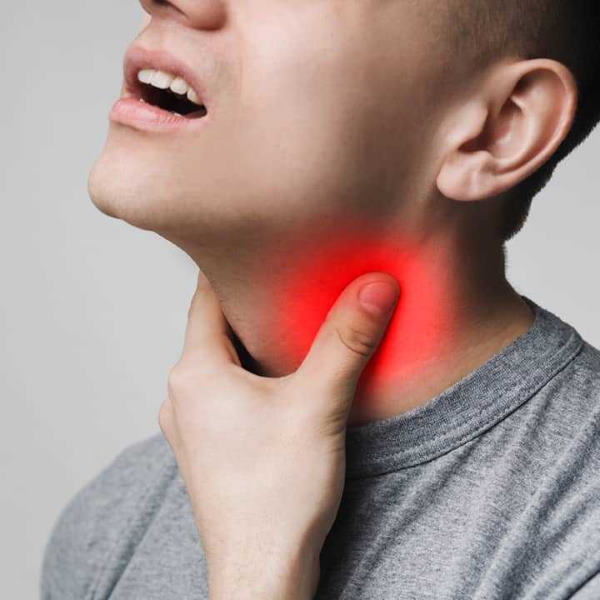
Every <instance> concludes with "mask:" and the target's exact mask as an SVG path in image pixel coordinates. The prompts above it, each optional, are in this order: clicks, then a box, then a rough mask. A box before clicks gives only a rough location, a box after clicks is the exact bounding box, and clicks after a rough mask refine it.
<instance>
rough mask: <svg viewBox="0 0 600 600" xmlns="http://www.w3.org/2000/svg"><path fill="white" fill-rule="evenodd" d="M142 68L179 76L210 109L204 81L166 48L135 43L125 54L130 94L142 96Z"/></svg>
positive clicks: (124, 62)
mask: <svg viewBox="0 0 600 600" xmlns="http://www.w3.org/2000/svg"><path fill="white" fill-rule="evenodd" d="M142 69H155V70H160V71H166V72H168V73H172V74H173V75H176V76H179V77H181V78H182V79H185V81H186V82H187V83H188V84H189V85H190V86H191V87H192V88H193V90H194V91H195V92H196V94H198V97H199V98H200V103H201V104H203V105H204V106H205V107H206V109H207V110H208V98H207V92H206V86H205V85H204V82H203V81H202V80H201V79H200V78H199V77H198V75H197V74H196V73H194V71H192V70H191V69H190V68H189V67H188V66H187V65H186V64H185V63H183V62H182V61H180V60H179V59H178V58H176V57H174V56H172V55H171V54H169V53H168V52H165V51H164V50H150V49H149V48H144V47H143V46H139V45H133V46H130V48H129V50H127V53H126V54H125V59H124V61H123V75H124V78H125V89H126V91H127V92H128V93H129V94H133V95H136V96H138V97H141V86H142V85H143V84H142V83H140V82H139V81H138V78H137V74H138V73H139V71H140V70H142Z"/></svg>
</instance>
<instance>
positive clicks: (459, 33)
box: [443, 0, 600, 240]
mask: <svg viewBox="0 0 600 600" xmlns="http://www.w3.org/2000/svg"><path fill="white" fill-rule="evenodd" d="M443 1H444V2H446V4H447V9H448V15H447V16H448V18H449V27H448V31H449V33H450V35H451V37H452V43H453V46H454V47H455V48H458V50H459V52H460V55H461V60H464V57H465V58H466V59H468V60H469V61H470V62H472V63H473V64H474V65H475V66H481V67H485V66H487V65H489V64H491V63H492V62H493V61H494V60H497V59H498V58H503V57H512V56H514V57H515V58H520V59H525V60H527V59H533V58H549V59H553V60H557V61H559V62H561V63H562V64H563V65H565V66H566V67H567V68H568V69H569V70H570V71H571V73H572V74H573V76H574V77H575V80H576V82H577V86H578V91H579V99H578V106H577V111H576V114H575V118H574V122H573V126H572V128H571V131H570V132H569V134H568V135H567V137H566V138H565V140H564V141H563V142H562V144H561V145H560V147H559V148H558V149H557V151H556V152H555V153H554V155H553V156H552V157H551V158H550V159H549V160H548V161H547V162H546V163H545V164H544V165H543V166H542V167H541V168H540V169H538V170H537V171H536V172H535V173H533V174H532V175H530V176H529V177H528V178H527V179H525V180H524V181H522V182H521V183H520V184H519V185H517V186H516V187H515V188H513V189H512V190H510V191H509V192H507V193H505V194H504V200H503V201H504V208H503V211H502V213H503V217H504V218H503V222H502V223H501V224H500V227H501V230H500V234H501V236H502V239H504V240H507V239H509V238H510V237H512V236H513V235H515V233H517V232H518V231H519V230H520V229H521V227H522V226H523V223H524V222H525V219H526V218H527V215H528V213H529V209H530V206H531V201H532V200H533V197H534V196H535V195H536V194H537V193H538V192H540V191H541V190H542V189H543V188H544V186H545V185H546V184H547V183H548V181H549V180H550V178H551V177H552V175H553V173H554V170H555V168H556V165H557V164H558V163H559V162H560V161H562V159H563V158H565V157H566V156H567V155H568V154H570V153H571V151H572V150H574V149H575V148H576V147H577V146H578V145H579V144H580V143H581V142H582V141H583V140H584V139H585V138H586V137H587V136H588V135H589V134H590V133H591V132H592V130H593V129H594V127H595V126H596V124H597V123H598V121H600V0H443Z"/></svg>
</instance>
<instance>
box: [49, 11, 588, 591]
mask: <svg viewBox="0 0 600 600" xmlns="http://www.w3.org/2000/svg"><path fill="white" fill-rule="evenodd" d="M142 4H143V6H144V8H145V10H146V11H147V12H148V13H149V15H150V16H151V19H150V20H149V22H148V23H147V24H146V26H145V27H144V29H143V31H142V32H141V33H140V34H139V36H138V38H137V39H136V41H135V42H134V43H133V45H132V47H131V48H130V49H129V51H128V53H127V56H126V60H125V82H124V86H123V90H122V97H121V99H120V100H119V101H118V102H117V103H116V104H115V105H114V107H113V109H112V111H111V123H110V130H109V135H108V140H107V143H106V146H105V148H104V151H103V152H102V155H101V156H100V158H99V159H98V161H97V162H96V164H95V165H94V168H93V170H92V172H91V175H90V185H89V188H90V194H91V197H92V200H93V202H94V203H95V205H96V206H97V207H98V208H99V209H100V210H101V211H102V212H104V213H106V214H108V215H110V216H113V217H116V218H119V219H123V220H125V221H127V222H128V223H130V224H132V225H134V226H136V227H140V228H143V229H147V230H152V231H155V232H157V233H159V234H160V235H162V236H163V237H165V238H166V239H168V240H170V241H172V242H173V243H174V244H176V245H178V246H179V247H180V248H181V249H183V250H184V251H185V252H186V253H187V254H188V255H189V256H190V257H191V258H192V259H193V260H194V261H195V262H196V264H197V265H198V266H199V267H200V269H201V273H200V275H199V279H198V289H197V291H196V294H195V295H194V298H193V300H192V305H191V307H190V312H189V315H188V328H187V331H186V339H185V343H184V350H183V353H182V357H181V360H180V361H179V362H178V364H177V365H175V367H174V368H173V370H172V372H171V374H170V377H169V386H168V394H167V398H166V400H165V403H164V404H163V406H162V408H161V412H160V417H159V419H160V426H161V429H162V434H160V435H156V436H154V437H153V438H151V439H149V440H146V441H142V442H139V443H137V444H135V445H133V446H131V447H129V448H127V449H126V450H125V451H124V452H123V453H122V454H120V455H119V457H117V458H116V460H115V461H114V462H113V463H112V464H111V465H110V466H108V467H107V468H106V469H105V470H104V471H103V472H102V473H101V474H100V475H99V476H98V477H96V478H95V479H94V480H93V481H92V482H91V483H89V484H88V485H87V486H86V487H85V488H84V489H83V490H81V491H80V493H79V494H77V496H76V497H75V498H74V499H73V500H72V501H71V502H70V503H69V505H68V506H67V507H66V508H65V509H64V510H63V512H62V514H61V516H60V518H59V520H58V522H57V524H56V526H55V529H54V531H53V534H52V537H51V539H50V541H49V543H48V546H47V549H46V553H45V558H44V566H43V575H42V582H41V587H42V597H43V598H45V599H56V598H94V599H98V598H109V597H110V598H112V599H121V598H144V599H149V598H165V599H166V598H178V599H183V598H190V599H191V598H208V597H210V598H211V599H212V600H214V599H217V598H218V599H221V598H288V599H292V598H309V597H313V596H314V597H316V598H322V599H325V598H343V599H351V598H352V599H355V598H369V599H371V598H435V599H441V598H477V599H491V598H494V599H495V598H507V599H508V598H511V599H512V598H527V599H533V598H544V599H566V598H575V599H576V600H591V599H592V598H599V597H600V505H599V502H598V497H599V493H600V477H598V468H599V467H600V458H598V457H599V456H600V452H599V450H600V442H599V439H600V436H599V433H600V424H599V420H598V419H599V415H600V354H599V353H598V351H597V350H595V349H594V348H592V347H591V346H589V345H588V344H587V343H585V342H584V341H583V340H582V339H581V337H580V336H579V335H578V333H577V332H576V331H574V330H573V329H572V328H571V327H570V326H569V325H567V324H565V323H563V322H562V321H561V320H560V319H559V318H558V317H556V316H554V315H552V314H551V313H549V312H547V311H545V310H544V309H543V308H541V307H540V306H538V305H537V304H535V303H534V302H532V301H531V300H529V299H525V298H522V297H521V296H519V295H518V294H517V293H516V292H515V291H514V290H513V289H512V288H511V286H510V285H509V284H508V283H507V281H506V279H505V274H504V252H503V247H504V242H505V241H506V240H507V239H508V238H509V237H510V236H511V235H514V234H515V233H516V231H517V230H518V229H519V228H520V226H521V225H522V223H523V220H524V219H525V217H526V214H527V209H528V206H529V203H530V201H531V199H532V197H533V196H534V195H535V194H536V193H537V191H539V189H541V187H543V185H544V183H545V182H546V181H547V180H548V178H549V177H550V175H551V174H552V171H553V169H554V167H555V166H556V164H557V163H558V161H559V160H561V159H562V158H563V157H564V156H566V154H568V153H569V152H570V151H571V150H572V149H573V148H574V147H575V146H576V145H577V144H578V143H580V142H581V141H582V140H583V139H584V138H585V137H586V136H587V134H588V133H589V132H590V131H591V130H592V128H593V127H594V125H595V124H596V123H597V121H598V119H599V117H600V73H599V71H600V68H599V65H600V45H599V43H598V34H597V32H598V30H599V28H600V5H599V4H598V3H597V2H596V0H575V1H574V0H568V1H567V0H520V1H519V2H517V1H516V0H505V1H503V2H498V1H496V0H478V1H474V0H418V1H409V0H297V1H294V2H284V1H282V0H255V1H253V2H243V1H238V2H234V1H232V0H202V1H200V0H168V1H167V0H162V1H158V0H143V2H142ZM371 358H372V360H371Z"/></svg>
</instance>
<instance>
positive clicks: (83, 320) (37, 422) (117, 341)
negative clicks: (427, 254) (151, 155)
mask: <svg viewBox="0 0 600 600" xmlns="http://www.w3.org/2000/svg"><path fill="white" fill-rule="evenodd" d="M141 15H142V13H141V10H140V9H139V7H138V5H137V4H136V3H135V2H134V1H133V0H132V1H130V2H123V0H103V1H102V2H97V1H92V0H78V1H77V2H42V1H34V2H11V3H8V4H7V5H6V6H3V9H2V19H1V21H0V64H1V67H2V70H1V75H2V81H3V86H2V96H1V100H0V109H1V110H0V119H1V122H0V125H1V133H0V190H1V192H2V203H3V214H2V218H1V223H2V235H1V236H0V238H1V241H0V243H1V244H2V247H1V248H0V269H1V275H2V279H1V283H0V285H1V292H2V293H1V295H0V303H1V304H0V344H1V345H0V394H1V396H2V399H3V406H4V407H5V410H4V413H3V415H2V419H1V425H0V427H1V431H0V476H1V481H2V488H1V495H0V535H1V538H0V539H1V542H0V544H1V545H0V564H1V565H2V566H3V571H4V577H3V578H2V579H3V581H2V596H3V597H5V598H19V599H21V598H23V599H24V598H35V597H36V595H37V586H38V577H39V567H40V560H41V554H42V551H43V547H44V544H45V542H46V540H47V537H48V534H49V532H50V529H51V527H52V525H53V524H54V521H55V519H56V517H57V516H58V513H59V511H60V510H61V508H62V507H63V506H64V505H65V503H66V502H67V501H68V500H69V499H70V498H71V497H72V496H73V494H74V493H75V492H76V491H77V490H78V489H80V487H81V486H82V485H83V484H84V483H86V482H87V481H88V480H89V479H90V478H91V477H93V476H94V475H95V474H97V472H98V471H99V470H100V469H101V468H103V467H104V466H105V465H106V464H107V463H108V462H109V461H110V460H112V458H114V456H115V455H116V454H117V453H118V452H119V451H120V450H121V449H122V448H123V447H124V446H126V445H128V444H130V443H132V442H133V441H136V440H138V439H141V438H143V437H146V436H148V435H151V434H153V433H156V432H158V431H159V429H158V425H157V413H158V408H159V406H160V403H161V402H162V400H163V396H164V390H165V385H166V375H167V373H168V370H169V368H170V367H171V366H172V364H173V363H174V362H175V361H176V360H177V358H178V356H179V352H180V350H181V343H182V339H183V333H184V329H185V319H186V311H187V307H188V304H189V300H190V298H191V294H192V293H193V290H194V284H195V281H194V275H195V270H194V268H193V266H192V265H191V264H190V263H189V262H188V259H187V257H186V256H185V255H184V254H183V253H181V252H180V251H179V250H177V249H176V248H175V247H173V246H171V245H169V244H168V243H167V242H165V241H164V240H162V239H161V238H160V237H158V236H157V235H154V234H151V233H148V232H142V231H139V230H135V229H133V228H131V227H129V226H128V225H126V224H124V223H122V222H120V221H117V220H114V219H109V218H108V217H105V216H104V215H102V214H101V213H100V212H99V211H97V209H96V208H95V207H94V206H93V205H92V203H91V202H90V200H89V199H88V196H87V193H86V180H87V172H88V170H89V168H90V166H91V164H92V162H93V160H94V158H95V157H96V156H97V155H98V153H99V151H100V149H101V147H102V144H103V143H104V138H105V132H106V127H107V113H108V110H109V108H110V106H111V104H112V102H113V101H114V99H115V98H116V96H117V94H118V91H119V87H120V81H121V61H122V56H123V52H124V50H125V48H126V46H127V45H128V43H129V42H130V41H131V40H132V39H133V37H134V35H135V33H136V32H137V30H138V28H139V25H140V23H141ZM599 156H600V134H599V133H598V132H596V133H595V134H594V135H593V136H592V138H590V139H589V140H588V142H587V143H586V144H585V145H584V146H582V147H581V148H580V149H579V150H578V151H577V152H576V153H575V154H574V155H572V157H571V158H570V159H569V160H568V162H566V163H564V164H563V165H562V166H561V167H559V170H558V172H557V174H556V176H555V179H554V180H553V182H552V183H551V185H550V186H549V187H548V188H547V189H546V190H545V192H543V194H542V195H541V196H539V197H538V198H537V199H536V201H535V204H534V209H533V212H532V215H531V220H530V221H529V223H528V225H527V226H526V228H525V230H524V231H523V232H522V233H521V234H520V235H519V236H518V237H517V238H516V239H515V241H514V242H512V243H511V244H510V252H509V258H510V276H511V280H512V281H513V283H514V284H515V285H516V287H517V289H518V290H519V291H520V292H521V293H525V294H527V295H528V296H530V297H531V298H533V299H534V300H536V301H537V302H538V303H540V304H542V305H543V306H545V307H546V308H549V309H550V310H552V311H554V312H556V313H557V314H558V315H559V316H561V317H562V318H563V319H565V320H567V321H569V322H571V323H572V324H573V325H575V326H576V327H577V328H578V329H579V330H580V332H581V333H582V334H583V335H584V337H586V338H587V339H588V340H589V341H590V342H592V343H593V344H594V345H596V346H600V314H599V311H598V302H599V300H600V281H599V275H598V262H599V261H600V249H599V246H598V243H597V239H598V232H599V226H600V202H599V199H598V195H599V194H598V190H600V164H599Z"/></svg>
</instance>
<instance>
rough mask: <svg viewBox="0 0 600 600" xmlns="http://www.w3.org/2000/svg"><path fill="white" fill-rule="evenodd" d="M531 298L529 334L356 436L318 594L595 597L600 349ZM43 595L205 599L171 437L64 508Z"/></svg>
mask: <svg viewBox="0 0 600 600" xmlns="http://www.w3.org/2000/svg"><path fill="white" fill-rule="evenodd" d="M532 306H533V307H534V309H535V311H536V318H535V322H534V324H533V325H532V327H531V329H530V330H529V331H528V332H527V333H526V334H524V335H523V336H521V337H520V338H519V339H517V340H516V341H515V342H513V343H512V344H511V345H510V346H509V347H508V348H506V349H505V350H504V351H502V352H501V353H499V354H498V355H496V356H495V357H493V358H492V359H491V360H490V361H488V362H487V363H486V364H484V365H483V366H482V367H480V368H479V369H477V370H476V371H474V372H473V373H471V374H470V375H469V376H467V377H466V378H465V379H463V380H462V381H460V382H459V383H457V384H455V385H453V386H452V387H451V388H449V389H448V390H446V391H445V392H443V393H442V394H441V395H439V396H438V397H437V398H435V399H434V400H432V401H431V402H429V403H428V404H427V405H425V406H423V407H418V408H416V409H414V410H412V411H410V412H408V413H405V414H403V415H399V416H396V417H393V418H390V419H386V420H383V421H378V422H374V423H369V424H367V425H363V426H360V427H353V428H350V429H349V430H348V433H347V450H348V455H347V458H348V460H347V479H346V486H345V490H344V495H343V498H342V502H341V506H340V510H339V513H338V516H337V519H336V521H335V523H334V526H333V528H332V530H331V532H330V533H329V536H328V537H327V540H326V543H325V546H324V548H323V551H322V553H321V579H320V582H319V588H318V591H317V594H316V598H318V599H320V600H326V599H327V600H329V599H334V598H335V599H340V600H342V599H343V600H357V599H368V600H376V599H383V598H385V599H394V600H404V599H409V598H410V599H413V598H414V599H431V600H445V599H450V598H451V599H471V598H473V599H477V600H484V599H485V600H497V599H506V600H509V599H510V600H514V599H528V600H529V599H533V598H536V599H544V600H559V599H561V600H563V599H566V598H574V599H576V600H592V599H594V600H598V599H600V352H599V351H598V350H596V349H594V348H593V347H591V346H590V345H588V344H587V343H585V342H584V341H582V339H581V338H580V336H579V335H578V334H577V332H576V331H575V330H574V329H573V328H571V327H570V326H569V325H567V324H565V323H563V322H562V321H561V320H560V319H558V318H557V317H556V316H554V315H553V314H551V313H549V312H547V311H545V310H543V309H541V308H539V307H538V306H536V305H533V303H532ZM290 469H293V465H290ZM41 594H42V599H43V600H71V599H72V600H92V599H94V600H100V599H105V598H110V599H111V600H123V599H129V600H153V599H161V600H171V599H172V600H175V599H177V600H192V599H193V600H200V599H202V598H208V591H207V586H206V579H205V563H204V559H203V555H202V549H201V544H200V539H199V535H198V532H197V530H196V527H195V525H194V520H193V517H192V512H191V508H190V505H189V500H188V497H187V493H186V490H185V487H184V485H183V482H182V480H181V478H180V476H179V473H178V470H177V465H176V463H175V459H174V457H173V455H172V453H171V451H170V448H169V446H168V444H167V443H166V441H164V439H163V438H162V435H161V434H157V435H155V436H153V437H151V438H149V439H147V440H144V441H141V442H138V443H136V444H133V445H131V446H129V447H128V448H126V449H125V450H124V451H123V452H122V453H121V454H120V455H119V456H117V457H116V459H115V460H114V461H113V462H112V463H111V464H110V465H108V467H107V468H106V469H105V470H104V471H103V472H102V473H100V474H99V475H98V476H97V477H96V478H95V479H93V480H92V481H91V482H90V483H88V484H87V485H86V486H85V487H84V488H83V489H82V490H81V491H80V492H79V493H78V494H77V495H76V496H75V497H74V498H73V499H72V500H71V501H70V503H69V504H68V505H67V506H66V507H65V508H64V509H63V511H62V512H61V514H60V516H59V518H58V520H57V522H56V524H55V526H54V529H53V532H52V535H51V537H50V540H49V541H48V544H47V546H46V549H45V553H44V562H43V572H42V578H41Z"/></svg>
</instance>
